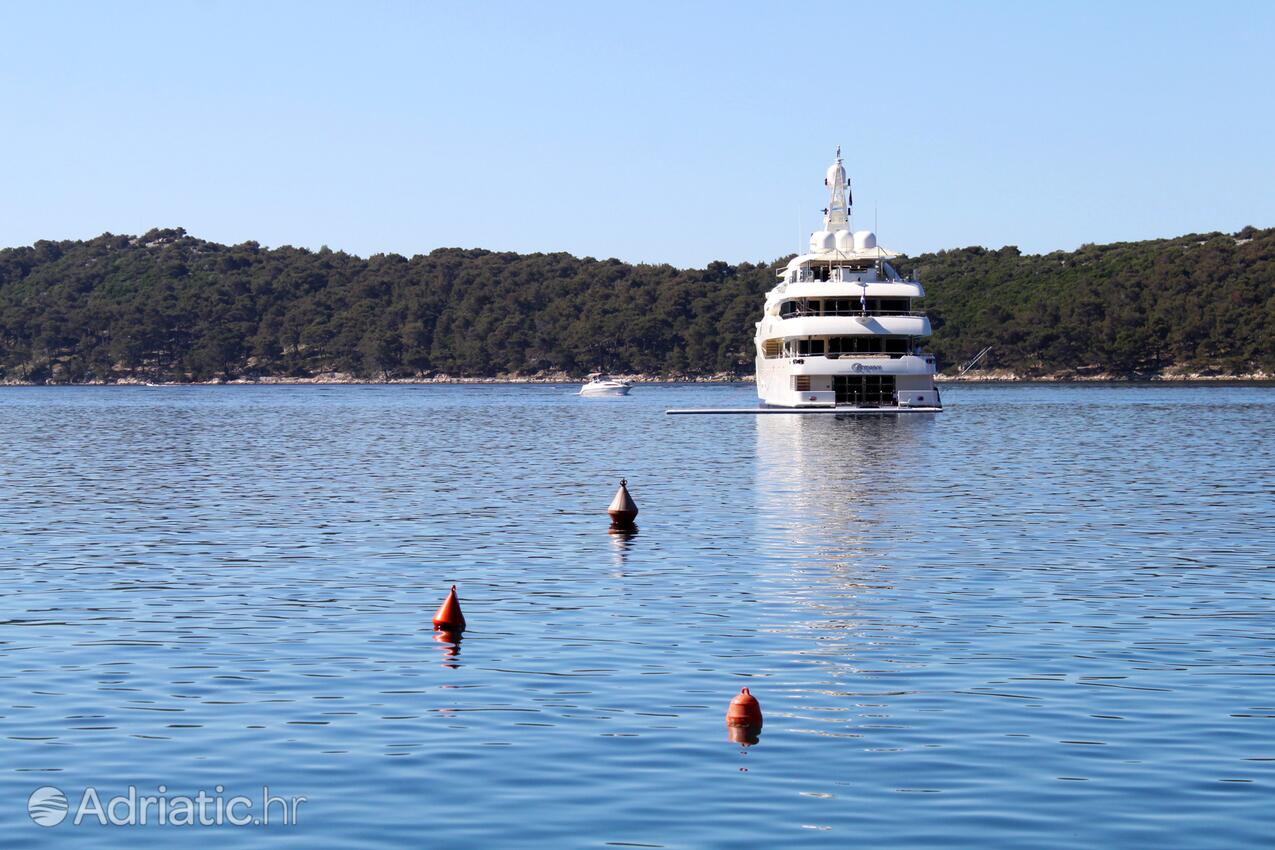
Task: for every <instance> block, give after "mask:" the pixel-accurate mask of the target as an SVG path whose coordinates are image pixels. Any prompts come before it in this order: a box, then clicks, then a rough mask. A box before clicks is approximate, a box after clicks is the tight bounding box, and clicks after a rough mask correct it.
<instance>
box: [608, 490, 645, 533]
mask: <svg viewBox="0 0 1275 850" xmlns="http://www.w3.org/2000/svg"><path fill="white" fill-rule="evenodd" d="M607 513H608V514H610V516H611V527H612V528H632V527H633V520H635V519H637V515H638V506H637V502H634V501H633V497H632V496H630V495H629V482H628V479H627V478H621V479H620V489H619V490H616V491H615V498H614V499H612V500H611V507H609V508H607Z"/></svg>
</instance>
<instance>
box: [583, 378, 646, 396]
mask: <svg viewBox="0 0 1275 850" xmlns="http://www.w3.org/2000/svg"><path fill="white" fill-rule="evenodd" d="M632 388H633V385H632V384H630V383H629V382H628V381H617V380H616V379H615V378H612V377H610V376H608V375H602V374H594V375H590V376H589V382H588V383H586V384H585V385H584V386H583V387H581V388H580V395H595V396H596V395H612V396H614V395H628V394H629V390H631V389H632Z"/></svg>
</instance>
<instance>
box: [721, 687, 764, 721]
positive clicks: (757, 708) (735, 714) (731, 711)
mask: <svg viewBox="0 0 1275 850" xmlns="http://www.w3.org/2000/svg"><path fill="white" fill-rule="evenodd" d="M761 723H762V721H761V703H759V702H757V697H755V696H753V695H752V694H750V693H749V692H748V688H740V689H739V696H737V697H735V698H734V699H733V700H731V701H730V708H728V709H726V725H727V726H746V727H749V728H751V729H754V730H758V731H759V730H760V729H761Z"/></svg>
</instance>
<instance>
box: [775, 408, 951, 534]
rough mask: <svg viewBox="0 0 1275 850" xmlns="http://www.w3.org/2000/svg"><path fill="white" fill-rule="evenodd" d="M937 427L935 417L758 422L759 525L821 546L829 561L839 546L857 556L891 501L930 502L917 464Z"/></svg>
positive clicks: (808, 418) (795, 418) (796, 418)
mask: <svg viewBox="0 0 1275 850" xmlns="http://www.w3.org/2000/svg"><path fill="white" fill-rule="evenodd" d="M933 427H934V421H933V417H931V416H912V417H903V416H872V417H867V416H865V417H856V418H845V419H843V418H840V417H828V416H759V417H757V492H758V506H759V520H760V521H761V523H762V524H763V525H766V526H769V527H770V528H771V529H773V530H774V531H776V532H778V531H782V532H783V535H784V537H786V538H787V543H788V544H789V545H802V546H806V545H810V544H811V543H813V542H815V541H818V542H819V543H821V544H823V545H826V546H828V547H832V548H831V549H830V550H829V551H827V553H826V554H827V556H828V557H831V558H836V557H838V554H837V547H840V548H841V550H843V552H844V557H846V558H849V557H851V555H852V554H853V553H854V552H855V551H862V547H863V546H864V545H865V544H866V543H867V542H868V541H869V540H870V539H871V538H872V535H873V525H874V522H876V521H877V520H878V519H879V518H880V517H881V516H882V514H883V513H889V512H890V511H889V508H885V507H884V506H885V504H886V503H890V505H891V506H893V505H897V504H898V503H900V502H903V501H905V500H908V499H925V498H926V495H925V492H924V489H923V488H924V483H923V476H918V475H917V472H918V470H917V465H918V464H919V463H921V462H923V445H922V442H921V436H922V435H923V434H924V433H925V431H926V430H927V429H931V428H933ZM918 478H921V479H922V480H921V481H918ZM918 484H919V485H920V486H917V485H918Z"/></svg>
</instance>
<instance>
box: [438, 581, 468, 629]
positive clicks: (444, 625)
mask: <svg viewBox="0 0 1275 850" xmlns="http://www.w3.org/2000/svg"><path fill="white" fill-rule="evenodd" d="M434 629H435V631H445V632H463V631H464V630H465V615H464V614H462V613H460V600H459V599H457V598H456V585H454V584H453V585H452V589H451V591H449V592H448V594H447V598H446V599H444V600H443V604H442V605H439V606H438V610H437V611H435V612H434Z"/></svg>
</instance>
